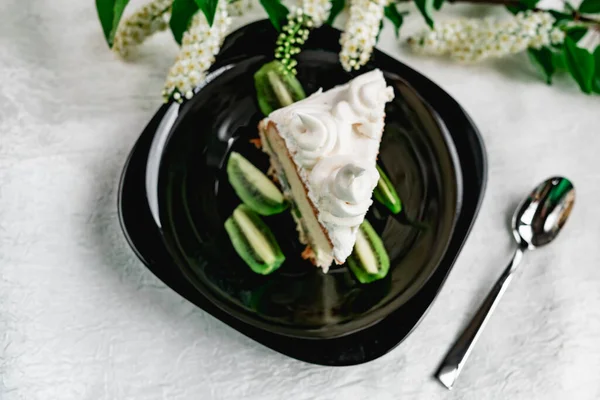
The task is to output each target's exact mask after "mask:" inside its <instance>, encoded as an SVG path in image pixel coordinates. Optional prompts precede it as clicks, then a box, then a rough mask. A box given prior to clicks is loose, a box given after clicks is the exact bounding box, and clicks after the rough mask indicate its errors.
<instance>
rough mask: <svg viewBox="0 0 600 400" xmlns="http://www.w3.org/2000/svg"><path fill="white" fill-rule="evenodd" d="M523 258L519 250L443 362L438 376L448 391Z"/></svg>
mask: <svg viewBox="0 0 600 400" xmlns="http://www.w3.org/2000/svg"><path fill="white" fill-rule="evenodd" d="M521 258H523V250H522V249H521V248H519V249H517V251H516V252H515V255H514V256H513V258H512V260H511V261H510V263H509V264H508V266H507V267H506V269H505V270H504V272H502V275H500V278H498V281H496V284H495V285H494V287H493V288H492V290H491V291H490V293H489V294H488V295H487V297H486V298H485V300H484V302H483V304H481V306H480V307H479V310H477V313H475V315H474V316H473V319H472V320H471V322H470V323H469V325H467V327H466V328H465V330H464V331H463V333H462V334H461V335H460V336H459V338H458V339H457V340H456V342H455V343H454V345H453V346H452V348H451V349H450V351H449V352H448V354H447V355H446V358H445V359H444V361H443V362H442V365H441V366H440V369H439V370H438V372H437V374H436V376H437V378H438V379H439V380H440V382H442V384H443V385H444V386H446V388H448V389H452V386H453V385H454V382H455V381H456V379H457V378H458V375H459V374H460V371H461V370H462V368H463V366H464V364H465V362H466V361H467V358H468V357H469V354H471V351H472V350H473V347H474V346H475V342H477V339H478V338H479V335H480V334H481V332H482V331H483V328H484V327H485V325H486V324H487V322H488V320H489V319H490V316H491V315H492V312H493V311H494V309H495V308H496V306H497V305H498V303H499V301H500V298H501V297H502V295H503V294H504V292H505V291H506V289H507V288H508V284H509V283H510V281H511V280H512V277H513V273H514V271H515V270H516V268H517V266H518V265H519V263H520V262H521Z"/></svg>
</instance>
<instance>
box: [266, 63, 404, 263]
mask: <svg viewBox="0 0 600 400" xmlns="http://www.w3.org/2000/svg"><path fill="white" fill-rule="evenodd" d="M393 97H394V91H393V89H392V88H391V87H387V86H386V83H385V80H384V78H383V74H382V73H381V71H379V70H374V71H371V72H368V73H365V74H363V75H361V76H358V77H357V78H355V79H353V80H352V81H350V82H348V83H346V84H345V85H341V86H337V87H335V88H333V89H331V90H328V91H326V92H323V91H322V90H319V91H317V92H316V93H314V94H313V95H311V96H309V97H308V98H306V99H304V100H301V101H298V102H297V103H294V104H291V105H289V106H287V107H285V108H281V109H279V110H276V111H274V112H272V113H271V114H270V115H269V116H268V117H267V118H265V119H264V120H262V121H261V122H260V124H259V132H260V137H261V144H262V148H263V150H264V151H265V152H266V153H267V154H269V156H270V159H271V168H272V172H273V173H274V174H275V176H276V178H277V179H278V180H279V182H280V183H281V186H282V188H283V190H284V194H285V196H286V197H287V198H288V199H289V200H290V202H291V203H292V215H293V216H294V219H295V221H296V223H297V227H298V232H299V236H300V241H301V242H302V243H304V244H306V246H307V247H306V250H305V251H304V253H303V256H304V257H305V258H308V259H310V260H311V261H312V262H313V263H314V264H315V265H317V266H319V267H321V268H323V270H324V271H325V272H326V271H327V270H328V269H329V266H330V265H331V264H332V263H333V262H334V261H335V262H336V263H338V264H342V263H344V261H345V260H346V258H347V257H348V256H349V255H350V253H352V249H353V247H354V243H355V242H356V235H357V231H358V227H359V225H360V224H361V223H362V222H363V221H364V218H365V215H366V213H367V211H368V209H369V207H370V206H371V203H372V200H371V196H372V194H373V189H374V188H375V186H376V185H377V181H378V179H379V173H378V172H377V169H376V160H377V155H378V153H379V143H380V142H381V135H382V133H383V126H384V117H385V111H384V108H385V103H386V102H389V101H391V100H392V99H393Z"/></svg>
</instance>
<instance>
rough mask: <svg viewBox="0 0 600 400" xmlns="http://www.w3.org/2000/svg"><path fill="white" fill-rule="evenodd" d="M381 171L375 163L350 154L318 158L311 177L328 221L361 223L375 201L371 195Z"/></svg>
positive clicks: (337, 223) (322, 210)
mask: <svg viewBox="0 0 600 400" xmlns="http://www.w3.org/2000/svg"><path fill="white" fill-rule="evenodd" d="M378 180H379V173H378V172H377V169H376V168H375V166H373V165H369V164H367V163H366V162H363V161H358V160H356V159H355V158H353V157H351V156H348V155H339V156H333V157H328V158H325V159H323V160H321V161H319V162H318V163H317V164H316V165H315V167H314V168H313V170H312V172H311V173H310V176H309V181H310V182H311V184H312V186H313V189H314V192H313V195H315V196H316V197H317V199H318V202H319V204H320V217H321V219H322V220H323V222H325V223H331V224H334V225H338V226H345V227H353V226H356V225H359V224H360V223H361V222H362V220H363V218H364V215H365V213H366V212H367V210H368V209H369V207H370V206H371V204H372V200H371V195H372V193H373V189H375V186H377V181H378Z"/></svg>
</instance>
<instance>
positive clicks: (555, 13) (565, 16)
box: [547, 10, 573, 22]
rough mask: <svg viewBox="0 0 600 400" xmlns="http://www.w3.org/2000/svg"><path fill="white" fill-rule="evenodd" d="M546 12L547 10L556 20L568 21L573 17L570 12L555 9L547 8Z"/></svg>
mask: <svg viewBox="0 0 600 400" xmlns="http://www.w3.org/2000/svg"><path fill="white" fill-rule="evenodd" d="M547 12H549V13H550V14H551V15H552V16H553V17H554V19H555V20H556V21H557V22H560V21H565V20H567V21H570V20H572V19H573V16H572V15H571V14H567V13H564V12H560V11H556V10H548V11H547Z"/></svg>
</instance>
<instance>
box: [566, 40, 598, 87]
mask: <svg viewBox="0 0 600 400" xmlns="http://www.w3.org/2000/svg"><path fill="white" fill-rule="evenodd" d="M565 61H566V65H567V70H568V71H569V73H570V74H571V76H572V77H573V79H575V81H576V82H577V84H578V85H579V87H580V88H581V90H582V91H583V92H585V93H590V92H591V91H592V79H593V78H594V56H592V54H591V53H590V52H589V51H587V50H585V49H582V48H580V47H577V44H576V43H575V41H573V39H571V38H570V37H568V36H567V37H566V38H565Z"/></svg>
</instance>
